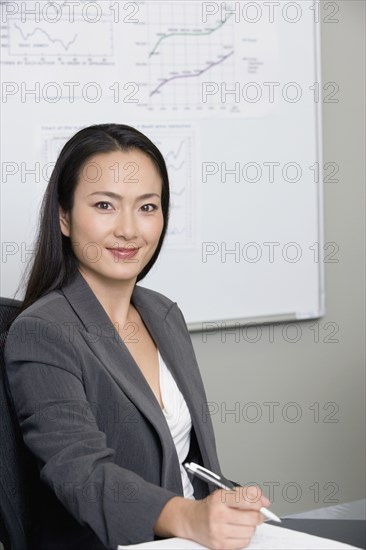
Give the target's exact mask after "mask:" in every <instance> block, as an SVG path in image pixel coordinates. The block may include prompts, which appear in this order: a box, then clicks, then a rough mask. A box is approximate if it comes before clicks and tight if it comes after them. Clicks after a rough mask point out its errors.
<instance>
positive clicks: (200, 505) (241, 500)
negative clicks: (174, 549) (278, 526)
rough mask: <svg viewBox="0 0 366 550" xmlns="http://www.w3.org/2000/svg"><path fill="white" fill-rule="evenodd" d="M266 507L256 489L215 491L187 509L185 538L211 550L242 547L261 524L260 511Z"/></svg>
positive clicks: (263, 499)
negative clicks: (188, 510)
mask: <svg viewBox="0 0 366 550" xmlns="http://www.w3.org/2000/svg"><path fill="white" fill-rule="evenodd" d="M269 504H270V502H269V500H268V499H267V498H266V497H265V496H263V495H262V494H261V491H260V489H259V488H258V487H234V488H233V489H230V490H223V489H219V490H216V491H214V492H213V493H211V494H210V495H209V496H208V497H206V498H205V499H203V500H197V501H196V502H195V506H194V507H192V508H191V509H190V514H189V515H190V518H189V519H188V523H186V525H188V529H189V530H190V532H189V533H188V534H187V535H186V538H190V539H192V540H195V541H196V542H199V543H200V544H202V545H204V546H207V547H208V548H212V549H213V550H236V549H239V548H245V547H246V546H248V544H249V543H250V541H251V539H252V537H253V535H254V533H255V530H256V527H257V525H260V524H261V523H263V521H264V517H263V515H262V514H261V513H260V511H259V510H260V508H261V507H262V506H268V505H269Z"/></svg>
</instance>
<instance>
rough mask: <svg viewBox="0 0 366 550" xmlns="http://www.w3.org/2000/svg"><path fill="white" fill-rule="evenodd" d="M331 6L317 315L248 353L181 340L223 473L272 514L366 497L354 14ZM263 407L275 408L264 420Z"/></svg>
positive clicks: (361, 109)
mask: <svg viewBox="0 0 366 550" xmlns="http://www.w3.org/2000/svg"><path fill="white" fill-rule="evenodd" d="M321 4H324V3H323V2H322V3H321ZM331 4H334V5H338V6H339V8H340V11H339V13H338V14H337V15H335V16H333V18H334V17H338V19H339V22H338V23H325V22H322V24H321V33H322V73H323V83H324V84H325V83H327V82H335V83H337V84H338V85H339V87H340V91H339V93H338V95H337V96H336V97H338V99H339V102H338V103H324V104H323V127H324V133H323V143H324V162H336V163H337V164H338V165H339V175H338V177H339V183H326V184H325V185H324V187H325V241H326V242H333V243H336V244H337V245H338V246H339V252H338V253H337V254H336V255H335V257H334V259H337V260H338V261H337V262H336V263H326V264H325V275H326V293H327V300H326V302H327V313H326V315H325V317H324V318H322V319H320V320H318V321H310V322H301V323H298V324H297V326H295V327H287V326H286V325H281V324H279V325H275V326H273V325H272V326H262V327H260V329H261V330H262V335H261V336H258V335H257V338H258V341H257V342H255V343H249V342H248V341H246V340H248V339H249V338H251V339H255V336H256V333H255V332H254V331H253V330H251V331H249V332H248V333H247V334H245V333H244V336H243V334H240V333H237V334H236V337H237V338H238V337H239V338H240V341H239V342H236V341H235V335H234V334H231V335H230V334H227V335H226V342H225V341H222V340H221V337H222V336H223V337H224V333H221V334H220V333H217V334H213V335H209V336H207V341H206V342H205V341H204V338H203V336H202V334H200V333H196V334H193V335H192V340H193V345H194V348H195V351H196V354H197V359H198V362H199V365H200V369H201V373H202V376H203V379H204V383H205V387H206V391H207V399H208V402H210V414H211V417H212V420H213V422H214V427H215V433H216V437H217V445H218V451H219V456H220V459H221V464H222V469H223V472H224V473H225V475H226V476H227V477H229V478H230V479H235V480H236V481H238V482H240V483H242V484H244V483H248V482H256V483H258V484H259V485H260V486H261V487H262V488H263V489H264V490H265V492H266V494H267V495H269V496H270V497H272V503H273V506H272V508H273V510H274V511H276V512H278V513H280V514H290V513H295V512H300V511H304V510H309V509H311V508H315V507H322V506H328V505H331V504H334V503H337V502H340V503H342V502H347V501H351V500H357V499H361V498H364V491H365V336H364V335H365V290H364V280H365V269H364V266H365V263H364V250H365V223H364V222H365V212H364V208H365V206H364V205H365V200H364V199H365V190H364V189H365V184H364V180H365V157H364V151H365V69H364V67H365V3H364V2H363V1H362V0H359V1H357V0H356V1H348V0H347V1H341V2H331ZM326 13H328V14H330V11H328V12H325V11H323V14H325V15H326ZM328 252H330V250H329V251H328ZM223 291H224V289H223ZM328 323H329V324H328ZM285 329H287V332H286V331H285V332H283V331H284V330H285ZM300 331H301V335H300ZM336 331H337V332H336ZM296 335H297V337H298V338H299V339H298V341H297V342H295V343H289V342H288V341H287V340H289V339H295V337H296ZM245 337H246V339H245ZM271 340H274V341H273V342H272V341H271ZM317 340H319V341H317ZM332 340H333V341H332ZM334 340H336V341H334ZM270 402H272V403H278V405H273V406H272V407H273V412H274V415H273V417H272V418H271V417H270V405H264V403H270ZM315 403H318V405H315V406H314V404H315ZM235 407H236V409H235ZM310 407H311V408H310ZM229 409H231V410H234V411H235V410H236V414H235V413H233V414H229V412H228V411H229ZM318 412H319V415H318V414H317V413H318ZM300 415H301V418H300ZM296 417H299V419H298V421H297V422H292V421H291V420H295V419H296ZM255 419H256V420H257V421H253V420H255ZM271 420H273V421H271ZM331 421H332V422H331ZM270 487H271V488H272V494H270V490H269V489H270Z"/></svg>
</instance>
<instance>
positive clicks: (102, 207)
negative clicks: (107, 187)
mask: <svg viewBox="0 0 366 550" xmlns="http://www.w3.org/2000/svg"><path fill="white" fill-rule="evenodd" d="M100 205H102V206H100ZM95 206H96V207H97V208H98V209H99V210H108V206H111V203H110V202H97V204H96V205H95Z"/></svg>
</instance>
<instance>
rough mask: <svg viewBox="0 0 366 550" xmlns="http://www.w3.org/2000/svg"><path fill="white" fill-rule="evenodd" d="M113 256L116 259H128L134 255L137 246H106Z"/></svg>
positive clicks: (137, 249)
mask: <svg viewBox="0 0 366 550" xmlns="http://www.w3.org/2000/svg"><path fill="white" fill-rule="evenodd" d="M107 250H109V252H111V254H112V255H113V257H114V258H115V259H117V260H129V259H130V258H133V257H134V256H136V254H137V252H138V251H139V248H131V247H128V248H107Z"/></svg>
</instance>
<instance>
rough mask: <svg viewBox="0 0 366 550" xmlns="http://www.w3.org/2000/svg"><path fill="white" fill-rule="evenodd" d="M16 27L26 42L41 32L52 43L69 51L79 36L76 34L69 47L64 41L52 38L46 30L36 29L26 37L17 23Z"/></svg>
mask: <svg viewBox="0 0 366 550" xmlns="http://www.w3.org/2000/svg"><path fill="white" fill-rule="evenodd" d="M14 27H16V28H17V29H18V30H19V32H20V34H21V35H22V37H23V39H24V40H27V39H28V38H29V37H30V36H32V35H33V34H34V33H35V32H37V31H41V32H43V33H44V34H45V35H46V36H47V38H48V39H49V40H50V41H51V42H60V43H61V44H62V45H63V47H64V48H65V50H68V49H69V47H70V46H71V44H73V43H74V42H75V40H76V39H77V36H78V35H77V34H75V36H74V38H73V39H72V40H70V42H69V43H68V45H65V44H64V43H63V41H62V40H60V39H59V38H52V37H51V36H50V35H49V34H48V32H46V31H44V30H43V29H41V28H40V27H36V28H35V29H34V31H32V32H30V33H28V34H26V35H25V34H23V31H22V29H21V28H20V27H18V25H17V24H16V23H14Z"/></svg>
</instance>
